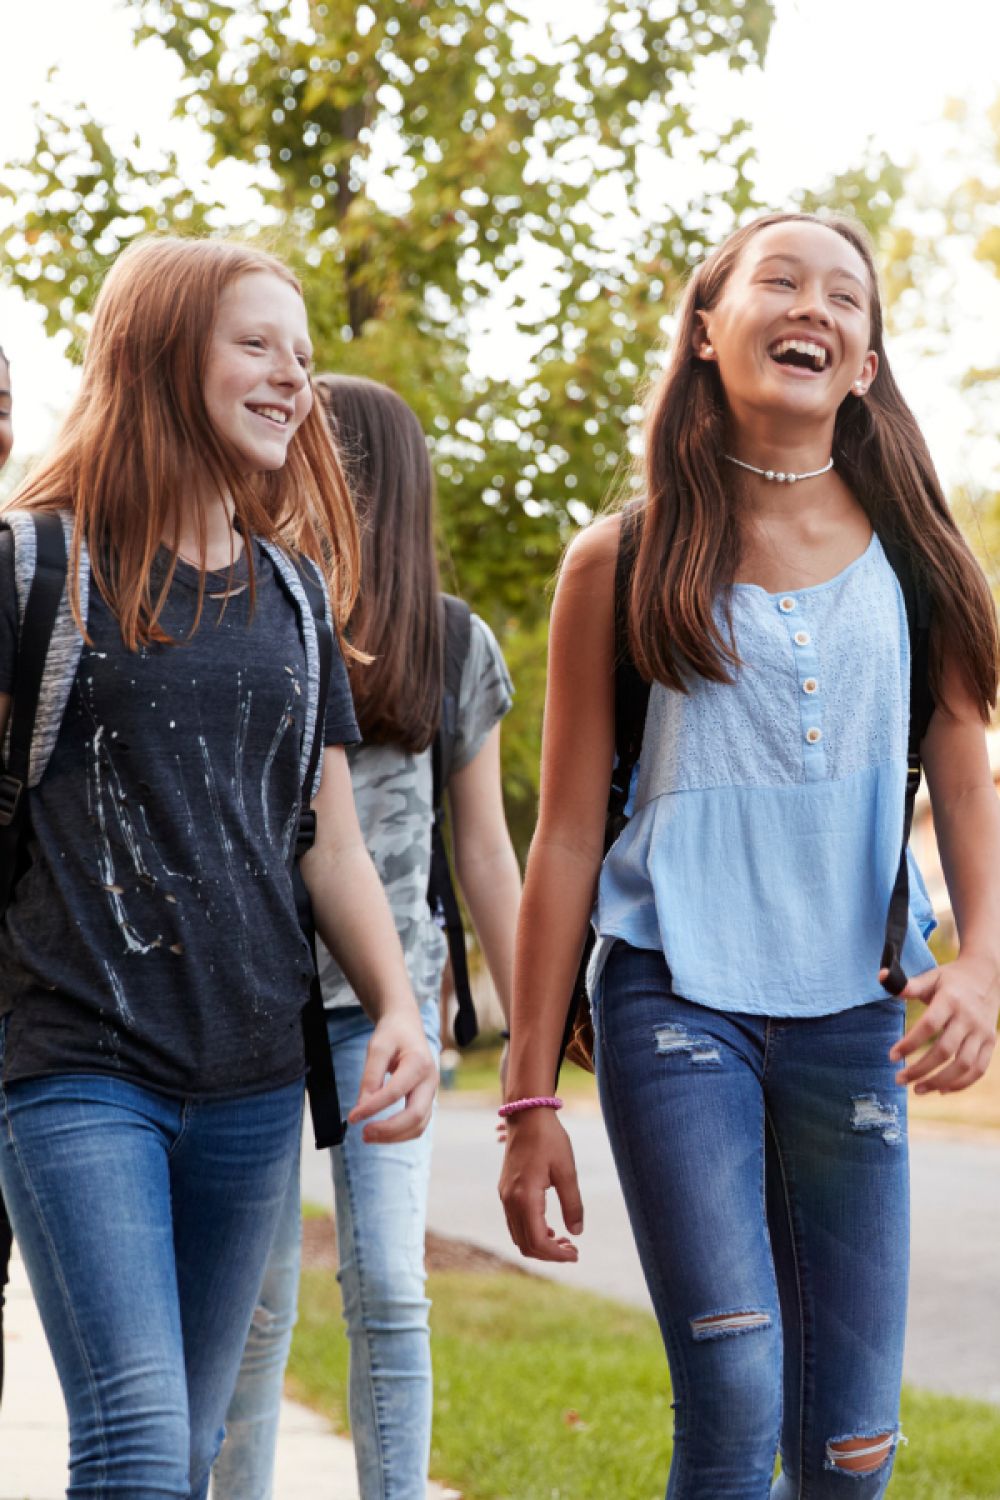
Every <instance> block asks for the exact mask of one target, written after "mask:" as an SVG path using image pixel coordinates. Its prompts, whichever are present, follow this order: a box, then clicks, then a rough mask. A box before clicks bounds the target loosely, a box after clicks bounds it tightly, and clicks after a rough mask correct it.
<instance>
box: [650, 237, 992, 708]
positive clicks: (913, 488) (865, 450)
mask: <svg viewBox="0 0 1000 1500" xmlns="http://www.w3.org/2000/svg"><path fill="white" fill-rule="evenodd" d="M789 222H792V223H794V222H804V223H811V224H822V225H824V226H825V227H826V228H828V229H832V230H833V231H834V232H835V233H836V234H839V235H840V236H841V237H842V238H843V239H845V240H846V241H847V242H848V244H850V245H852V246H853V247H854V249H855V250H856V251H857V253H858V254H859V255H860V256H861V259H862V260H863V261H864V263H865V266H866V268H867V270H868V276H869V281H870V287H871V332H870V336H869V347H870V348H871V349H872V350H874V352H875V353H876V354H877V355H878V373H877V375H876V378H875V380H874V382H873V383H872V385H871V387H870V388H869V391H868V394H867V396H866V397H865V399H864V400H863V401H859V400H856V399H853V398H852V397H850V396H848V397H847V398H846V399H845V400H844V402H843V403H842V405H841V406H840V409H839V410H838V412H837V417H836V424H835V427H834V438H833V457H834V463H835V465H836V468H837V471H838V473H840V474H841V475H842V476H843V478H844V480H845V481H846V483H847V484H848V485H849V486H850V487H851V489H852V491H853V492H854V494H855V496H856V497H857V499H858V502H859V503H860V504H861V505H862V506H863V507H864V509H865V511H866V512H867V514H868V516H869V518H870V520H871V522H872V525H873V527H874V528H875V530H876V531H877V532H879V534H880V535H883V536H885V537H887V538H890V539H892V540H894V541H896V542H898V543H900V544H901V545H903V546H905V547H906V548H907V549H908V550H909V552H910V554H911V556H912V558H913V560H914V564H915V566H916V567H917V569H918V570H919V571H920V573H921V575H922V576H923V578H924V580H925V582H926V585H927V587H928V589H929V591H930V594H931V597H932V599H933V603H934V621H933V625H932V632H931V684H932V687H933V688H934V689H935V690H936V691H937V692H938V693H940V690H941V676H942V664H943V659H944V657H945V656H946V655H949V656H953V657H954V658H955V660H956V662H957V664H958V666H959V667H960V669H961V671H962V673H963V675H964V678H965V681H966V684H967V686H968V689H969V691H970V693H971V694H972V696H973V697H974V699H975V701H976V702H977V704H978V705H979V708H980V711H981V713H982V715H983V718H984V719H988V717H989V711H990V708H991V707H992V706H993V704H994V703H995V701H996V691H997V668H998V645H997V623H996V614H995V611H994V608H993V601H992V599H991V597H990V592H989V589H988V587H987V584H986V580H985V578H984V577H983V574H982V572H981V570H980V568H979V565H978V564H977V562H976V560H975V558H974V557H973V555H972V553H971V551H970V550H969V548H968V546H967V545H966V543H965V541H964V539H963V537H962V535H961V533H960V532H959V530H958V527H957V526H956V524H955V522H954V520H953V518H952V515H951V512H950V510H949V509H948V505H947V502H946V500H945V498H944V494H943V492H942V490H941V485H940V482H939V480H938V477H937V474H936V472H935V469H934V465H933V463H932V461H931V457H930V454H929V453H928V451H927V445H926V443H925V442H924V439H923V437H922V435H921V432H920V429H919V427H918V426H917V423H916V420H915V418H914V416H913V413H912V412H911V411H910V409H909V407H908V406H907V404H906V402H905V401H904V400H903V397H902V395H901V393H900V390H899V387H898V386H897V385H896V382H895V379H894V378H893V374H892V370H891V368H890V366H889V361H888V358H887V356H886V352H885V346H884V341H883V320H882V306H881V302H880V300H879V291H878V276H877V272H876V270H875V262H874V257H873V254H872V250H871V246H870V244H869V241H868V238H867V236H866V234H865V232H864V230H863V229H862V228H861V226H860V225H859V224H857V223H855V222H854V221H853V220H851V219H846V218H820V217H819V216H817V215H813V214H796V213H787V214H767V215H764V216H763V217H761V218H759V219H755V220H753V221H752V222H751V223H749V224H746V225H744V226H743V227H742V228H741V229H738V230H737V231H736V232H735V233H734V234H732V235H730V237H729V238H728V239H727V240H726V241H725V242H724V243H723V244H722V245H721V246H720V247H719V248H718V249H717V250H716V251H714V253H713V254H711V255H710V256H709V257H708V258H707V260H705V261H704V262H703V264H702V265H701V266H700V267H699V268H698V270H697V271H696V272H695V273H694V275H693V276H692V278H691V281H690V283H689V284H688V288H687V291H686V293H685V295H684V298H683V301H682V303H681V306H680V309H679V312H678V318H677V329H676V333H675V335H674V340H673V348H672V353H671V356H670V359H669V361H668V363H667V366H666V369H665V370H664V373H663V375H662V376H661V378H660V379H659V380H658V382H657V383H656V385H655V386H654V388H653V389H652V391H651V395H650V399H649V403H648V407H647V413H646V423H645V449H644V455H643V459H642V471H643V474H642V489H643V492H644V494H645V495H646V497H647V500H646V503H645V507H644V514H643V524H642V539H641V543H640V547H639V553H638V557H637V561H636V568H635V575H634V582H633V588H632V596H631V601H630V610H629V634H630V641H631V648H632V653H633V656H634V658H635V661H636V664H637V665H638V667H639V670H640V671H641V672H642V673H643V675H644V676H646V677H648V678H651V679H652V678H655V679H657V680H658V681H660V682H662V683H664V684H665V685H666V686H667V687H670V688H674V689H676V690H677V691H680V692H684V691H686V686H687V681H689V680H690V674H691V673H694V674H696V675H699V676H702V677H705V678H708V679H709V681H712V682H728V681H731V680H732V673H733V670H734V668H735V667H736V666H738V664H739V663H738V658H737V655H736V651H735V648H734V645H733V641H732V639H731V637H729V638H727V633H726V632H725V631H724V630H720V627H719V624H718V622H717V619H716V616H715V614H714V613H713V604H714V602H715V600H716V598H717V597H718V596H719V595H720V593H721V594H722V595H723V597H725V596H726V593H727V590H728V586H729V585H730V584H731V583H732V582H733V579H734V578H735V576H736V570H737V568H738V566H739V561H740V550H741V535H740V527H739V524H738V514H737V493H738V489H737V486H738V481H736V480H734V479H733V478H732V477H731V475H730V473H729V472H728V466H727V465H726V464H725V462H724V460H723V452H724V435H725V427H726V408H725V399H724V395H723V390H722V384H721V381H720V379H719V375H718V371H717V369H716V367H715V365H714V364H712V363H709V362H707V361H705V360H701V359H698V358H697V357H696V356H695V353H694V336H695V331H696V328H697V325H698V313H699V312H700V311H702V310H708V309H711V308H713V307H715V306H716V304H717V303H718V301H719V298H720V297H721V295H722V292H723V290H724V288H725V285H726V282H727V281H728V280H729V277H730V275H731V274H732V271H733V268H734V267H735V265H736V263H737V261H738V260H739V257H740V255H741V254H742V252H743V250H744V248H745V246H746V245H747V242H748V241H749V240H750V239H752V238H753V236H754V235H756V234H759V233H760V231H761V230H762V229H766V228H767V227H768V226H769V225H772V224H782V223H789Z"/></svg>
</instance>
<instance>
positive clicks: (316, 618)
mask: <svg viewBox="0 0 1000 1500" xmlns="http://www.w3.org/2000/svg"><path fill="white" fill-rule="evenodd" d="M299 572H300V576H301V579H302V587H303V590H304V592H305V596H306V599H307V601H308V603H309V608H310V610H311V611H312V617H313V628H314V629H315V631H316V650H317V653H318V657H319V682H318V683H317V685H316V723H315V728H314V730H313V738H312V745H311V747H310V750H309V764H308V765H307V766H306V774H305V778H304V780H303V787H304V789H305V792H306V795H307V796H308V795H310V789H312V791H313V792H315V790H317V788H316V777H317V773H318V771H319V761H320V756H321V755H322V753H323V737H324V735H325V733H326V703H327V698H328V697H329V693H330V672H331V670H332V667H333V630H332V629H331V626H330V620H329V614H328V610H329V599H328V597H327V592H326V586H325V585H324V583H323V581H322V579H321V578H320V576H319V570H318V569H317V568H315V567H314V566H313V564H312V563H311V562H309V560H308V559H307V558H304V559H303V560H302V564H301V566H300V569H299Z"/></svg>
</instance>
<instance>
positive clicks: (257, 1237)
mask: <svg viewBox="0 0 1000 1500" xmlns="http://www.w3.org/2000/svg"><path fill="white" fill-rule="evenodd" d="M3 1032H4V1023H3V1022H2V1021H0V1062H2V1050H3V1049H2V1039H3ZM301 1129H302V1085H301V1083H293V1084H290V1085H288V1086H286V1087H283V1088H279V1089H274V1090H270V1091H269V1092H267V1093H262V1094H252V1095H248V1096H245V1097H240V1098H231V1099H214V1098H213V1099H187V1100H185V1099H172V1098H168V1097H167V1096H166V1095H165V1094H161V1093H158V1092H156V1091H155V1090H153V1089H147V1088H144V1087H143V1086H142V1085H141V1084H138V1083H134V1082H131V1081H129V1080H126V1079H123V1078H116V1077H113V1076H111V1075H108V1074H99V1073H94V1074H86V1073H81V1074H69V1073H67V1074H58V1075H55V1076H52V1077H46V1078H37V1079H28V1080H25V1081H23V1082H20V1083H12V1084H9V1085H7V1086H6V1087H5V1088H0V1184H2V1188H3V1194H4V1198H5V1199H6V1203H7V1209H8V1212H9V1214H10V1218H11V1222H12V1223H13V1225H14V1230H15V1233H16V1234H17V1239H18V1244H19V1246H20V1249H21V1253H22V1255H23V1256H24V1262H25V1265H26V1267H27V1270H28V1276H29V1279H30V1281H31V1289H32V1291H33V1293H34V1296H35V1301H36V1302H37V1304H38V1310H39V1312H40V1314H41V1318H42V1323H43V1325H44V1328H45V1334H46V1338H47V1339H48V1342H49V1347H50V1349H51V1350H52V1356H53V1359H54V1361H55V1365H56V1369H57V1371H58V1373H59V1380H60V1383H61V1385H62V1389H63V1395H64V1396H65V1399H66V1407H67V1411H68V1415H69V1428H70V1453H69V1490H68V1495H69V1496H71V1497H72V1500H116V1497H117V1500H137V1497H139V1496H141V1497H142V1500H154V1497H155V1500H204V1497H205V1496H206V1495H207V1493H208V1479H209V1470H210V1467H211V1464H212V1460H213V1459H214V1457H215V1455H216V1453H217V1452H218V1450H219V1444H220V1443H221V1441H222V1424H223V1417H224V1415H225V1411H226V1407H227V1405H228V1402H229V1398H230V1394H231V1392H232V1390H233V1385H234V1383H235V1380H236V1374H237V1369H238V1366H239V1361H240V1353H241V1350H242V1348H243V1342H244V1339H245V1337H246V1328H247V1324H248V1323H249V1320H250V1315H251V1312H252V1310H253V1306H254V1298H255V1295H256V1292H257V1288H258V1287H259V1285H260V1277H261V1272H262V1270H263V1267H264V1264H265V1261H266V1258H267V1253H268V1246H269V1244H270V1243H271V1240H272V1238H273V1235H274V1226H275V1223H276V1222H277V1216H278V1213H279V1211H280V1208H281V1204H282V1200H283V1198H284V1195H285V1189H286V1185H287V1182H288V1177H289V1169H290V1164H291V1162H292V1161H293V1160H294V1158H295V1156H296V1153H297V1151H298V1143H299V1138H300V1135H301ZM0 1483H2V1480H0Z"/></svg>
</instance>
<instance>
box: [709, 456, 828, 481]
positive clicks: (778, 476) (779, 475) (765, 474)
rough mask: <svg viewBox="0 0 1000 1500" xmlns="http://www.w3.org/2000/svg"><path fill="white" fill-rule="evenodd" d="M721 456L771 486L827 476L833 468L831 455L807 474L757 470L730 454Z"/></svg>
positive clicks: (755, 467) (754, 465)
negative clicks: (818, 467)
mask: <svg viewBox="0 0 1000 1500" xmlns="http://www.w3.org/2000/svg"><path fill="white" fill-rule="evenodd" d="M722 456H723V458H724V459H725V460H726V462H727V463H730V464H735V465H736V467H737V468H739V469H746V471H747V473H748V474H756V475H757V476H758V477H759V478H760V479H769V480H771V482H772V483H773V484H795V483H796V482H797V481H798V480H800V479H818V478H819V476H820V475H821V474H829V472H830V470H831V469H832V468H833V455H832V454H831V456H830V457H829V458H828V459H827V461H826V463H825V464H824V465H823V467H822V468H821V469H810V470H809V472H808V474H785V473H784V472H783V471H782V470H778V469H758V468H757V466H756V464H745V463H744V462H743V460H742V458H734V457H733V455H732V454H731V453H724V454H723V455H722Z"/></svg>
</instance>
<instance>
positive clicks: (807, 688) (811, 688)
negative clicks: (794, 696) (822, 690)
mask: <svg viewBox="0 0 1000 1500" xmlns="http://www.w3.org/2000/svg"><path fill="white" fill-rule="evenodd" d="M818 688H819V683H818V682H817V681H816V679H815V677H807V678H806V680H805V682H804V683H803V684H802V691H803V692H804V693H809V694H810V695H812V694H813V693H815V692H816V691H817V690H818Z"/></svg>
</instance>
